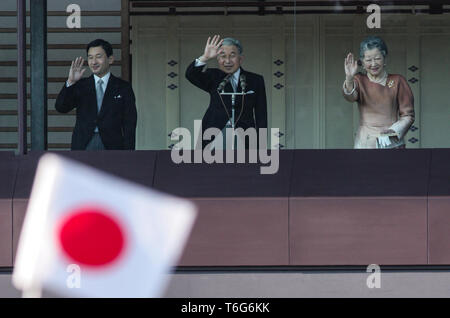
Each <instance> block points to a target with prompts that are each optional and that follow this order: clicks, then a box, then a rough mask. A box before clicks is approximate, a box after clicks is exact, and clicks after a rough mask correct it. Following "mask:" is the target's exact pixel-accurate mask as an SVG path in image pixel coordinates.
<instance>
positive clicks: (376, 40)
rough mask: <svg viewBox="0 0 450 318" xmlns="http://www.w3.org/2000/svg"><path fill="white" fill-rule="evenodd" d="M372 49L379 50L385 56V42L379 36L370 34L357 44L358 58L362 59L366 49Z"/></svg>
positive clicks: (386, 51)
mask: <svg viewBox="0 0 450 318" xmlns="http://www.w3.org/2000/svg"><path fill="white" fill-rule="evenodd" d="M372 49H378V50H380V52H381V54H383V57H384V58H386V55H387V54H388V49H387V46H386V43H384V41H383V40H382V39H381V38H380V37H378V36H373V35H372V36H368V37H367V38H365V39H364V40H363V41H362V42H361V45H360V46H359V58H360V59H361V60H362V59H363V58H364V53H366V51H367V50H372Z"/></svg>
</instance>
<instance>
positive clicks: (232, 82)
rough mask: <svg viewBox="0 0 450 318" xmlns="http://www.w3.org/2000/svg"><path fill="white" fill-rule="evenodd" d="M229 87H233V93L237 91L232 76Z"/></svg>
mask: <svg viewBox="0 0 450 318" xmlns="http://www.w3.org/2000/svg"><path fill="white" fill-rule="evenodd" d="M230 81H231V86H233V91H235V92H236V90H237V85H236V81H235V80H234V76H233V77H232V78H231V80H230Z"/></svg>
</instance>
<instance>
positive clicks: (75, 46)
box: [0, 44, 122, 50]
mask: <svg viewBox="0 0 450 318" xmlns="http://www.w3.org/2000/svg"><path fill="white" fill-rule="evenodd" d="M111 46H112V47H113V49H121V48H122V45H121V44H111ZM29 48H30V45H29V44H27V49H29ZM15 49H16V45H15V44H0V50H15ZM47 49H50V50H68V49H82V50H86V44H48V45H47Z"/></svg>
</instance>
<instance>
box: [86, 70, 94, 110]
mask: <svg viewBox="0 0 450 318" xmlns="http://www.w3.org/2000/svg"><path fill="white" fill-rule="evenodd" d="M86 83H87V87H86V91H85V92H86V97H87V100H88V104H89V108H90V109H91V111H92V112H93V113H94V114H95V115H97V93H96V92H95V80H94V75H91V76H89V77H88V80H87V82H86Z"/></svg>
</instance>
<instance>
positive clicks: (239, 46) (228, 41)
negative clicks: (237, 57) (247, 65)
mask: <svg viewBox="0 0 450 318" xmlns="http://www.w3.org/2000/svg"><path fill="white" fill-rule="evenodd" d="M223 45H226V46H231V45H234V46H235V47H237V49H238V51H239V54H242V52H243V51H244V49H243V48H242V44H241V42H240V41H239V40H236V39H234V38H225V39H223V42H222V46H223Z"/></svg>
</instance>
